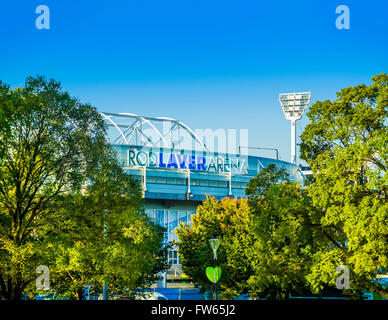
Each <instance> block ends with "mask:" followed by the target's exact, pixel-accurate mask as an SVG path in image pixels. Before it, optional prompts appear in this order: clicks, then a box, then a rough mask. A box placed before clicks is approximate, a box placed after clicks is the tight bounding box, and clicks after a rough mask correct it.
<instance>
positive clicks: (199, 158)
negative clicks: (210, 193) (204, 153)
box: [197, 156, 206, 171]
mask: <svg viewBox="0 0 388 320" xmlns="http://www.w3.org/2000/svg"><path fill="white" fill-rule="evenodd" d="M200 160H202V161H201V162H200ZM205 164H206V158H205V157H201V156H198V157H197V169H198V170H203V171H206V167H205Z"/></svg>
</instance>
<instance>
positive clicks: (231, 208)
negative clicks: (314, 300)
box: [176, 165, 323, 299]
mask: <svg viewBox="0 0 388 320" xmlns="http://www.w3.org/2000/svg"><path fill="white" fill-rule="evenodd" d="M246 193H247V195H248V199H239V200H238V199H230V198H224V199H222V200H221V201H217V200H215V199H214V198H208V199H207V200H206V201H205V202H203V204H202V205H201V206H199V207H198V211H197V214H195V215H193V217H192V226H191V227H190V226H186V225H183V224H181V225H180V228H179V229H178V230H177V235H178V239H179V242H177V243H176V245H177V246H178V247H179V256H180V259H181V262H182V265H183V269H184V271H185V273H186V274H187V275H189V276H190V277H191V278H192V279H193V281H194V283H195V284H196V285H198V286H200V287H202V288H204V289H209V288H210V283H209V281H208V280H207V278H206V276H205V268H206V267H207V266H211V265H212V263H213V262H212V252H211V250H210V248H209V245H208V239H211V238H219V239H221V240H222V241H221V245H220V248H219V249H218V250H219V253H218V256H219V258H218V262H217V264H218V265H219V266H221V268H222V275H221V279H220V282H219V286H218V287H219V288H220V289H221V290H222V294H221V297H222V298H234V297H236V296H238V295H240V294H242V293H249V295H250V296H252V297H268V298H271V299H285V298H287V297H288V293H290V292H291V291H293V292H299V291H301V290H308V284H307V281H306V279H305V277H306V276H307V274H308V273H309V270H310V268H309V267H310V266H311V260H312V259H311V258H312V254H313V253H314V252H315V251H316V250H317V248H318V247H319V246H320V245H321V244H322V243H323V237H322V236H321V235H320V234H319V232H318V230H316V229H315V228H312V227H311V226H312V224H314V219H315V217H316V213H315V212H314V208H313V207H312V204H311V201H310V199H309V198H308V196H307V194H306V192H305V190H304V189H303V188H302V187H301V186H300V185H299V184H298V183H297V182H291V181H290V180H289V178H288V176H287V174H286V173H285V172H284V171H283V170H277V169H276V168H275V166H274V165H270V166H268V168H265V169H263V170H262V171H261V172H259V174H258V175H257V177H255V178H253V179H252V180H251V182H250V183H249V185H248V187H247V190H246Z"/></svg>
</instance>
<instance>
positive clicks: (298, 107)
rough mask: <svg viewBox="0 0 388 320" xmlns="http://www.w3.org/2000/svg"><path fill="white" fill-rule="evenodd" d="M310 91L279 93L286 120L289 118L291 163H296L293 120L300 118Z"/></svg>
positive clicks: (309, 96) (307, 102)
mask: <svg viewBox="0 0 388 320" xmlns="http://www.w3.org/2000/svg"><path fill="white" fill-rule="evenodd" d="M310 98H311V92H294V93H281V94H280V95H279V101H280V104H281V106H282V109H283V112H284V115H285V117H286V119H287V120H291V163H293V164H296V141H295V140H296V139H295V137H296V127H295V121H296V120H299V119H300V118H302V115H303V112H304V111H305V110H306V107H307V105H308V104H309V102H310Z"/></svg>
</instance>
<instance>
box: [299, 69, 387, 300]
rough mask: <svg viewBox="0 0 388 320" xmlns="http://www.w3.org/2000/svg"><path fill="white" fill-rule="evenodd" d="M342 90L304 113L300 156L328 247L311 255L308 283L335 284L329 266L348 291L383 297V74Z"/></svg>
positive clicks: (384, 258)
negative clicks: (341, 270)
mask: <svg viewBox="0 0 388 320" xmlns="http://www.w3.org/2000/svg"><path fill="white" fill-rule="evenodd" d="M372 81H373V83H372V84H371V85H369V86H368V85H365V84H361V85H357V86H354V87H348V88H345V89H342V90H341V91H340V92H338V93H337V99H336V100H334V101H330V100H326V101H323V102H320V101H317V102H316V103H314V104H313V105H312V106H311V107H310V110H309V112H308V113H307V116H308V118H309V119H310V123H309V124H308V125H307V126H306V128H305V130H304V132H303V134H302V143H301V157H302V158H303V159H304V160H306V161H307V163H308V164H309V165H310V167H311V168H312V171H313V182H312V183H311V186H310V187H309V195H310V196H311V198H312V200H313V204H314V206H315V207H316V208H318V209H319V210H320V211H321V212H322V217H321V218H320V219H319V227H320V228H321V229H322V230H325V232H326V233H327V235H328V237H327V241H328V245H327V246H326V247H325V248H324V249H322V250H320V251H318V252H317V253H316V254H315V255H314V257H313V260H314V265H313V267H312V272H311V274H310V275H309V276H308V280H309V282H310V283H311V285H312V286H313V288H314V289H315V290H316V291H317V290H319V289H320V288H322V286H323V285H324V284H331V285H334V283H335V280H336V278H337V277H338V274H337V273H336V268H337V267H338V266H339V265H346V266H347V267H348V268H349V270H350V289H349V291H350V292H357V291H362V290H369V291H371V292H376V293H379V294H383V295H385V296H388V290H387V289H384V288H383V287H382V285H381V284H379V283H378V282H377V281H376V277H377V275H378V274H379V273H384V272H387V270H388V225H387V223H386V221H387V219H388V175H387V168H388V130H387V125H386V124H387V115H388V86H387V84H388V75H387V74H385V73H382V74H380V75H376V76H374V77H373V78H372Z"/></svg>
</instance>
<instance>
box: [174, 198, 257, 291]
mask: <svg viewBox="0 0 388 320" xmlns="http://www.w3.org/2000/svg"><path fill="white" fill-rule="evenodd" d="M191 219H192V225H191V226H190V225H185V224H183V223H181V224H180V226H179V228H178V229H177V231H176V234H177V236H178V239H179V241H177V242H176V243H175V245H177V246H178V248H179V257H180V261H181V263H182V266H183V270H184V272H185V274H187V275H188V276H189V277H190V278H192V279H193V281H194V283H195V284H196V285H197V286H199V287H200V288H201V289H202V290H209V289H211V288H212V284H211V283H210V282H209V280H208V279H207V277H206V267H209V266H213V264H214V261H213V251H212V250H211V248H210V245H209V242H208V240H209V239H213V238H217V239H220V240H221V244H220V247H219V248H218V251H217V262H216V264H217V266H219V267H221V270H222V273H221V278H220V280H219V282H218V284H217V286H218V289H220V290H221V292H222V293H221V297H222V298H232V297H236V296H238V295H240V294H241V293H243V292H244V289H246V288H247V280H248V278H249V276H250V275H252V272H253V270H252V268H251V265H250V263H249V252H248V251H249V248H250V247H251V246H252V243H253V241H254V240H253V233H252V228H251V226H252V215H251V214H250V211H249V207H248V201H247V199H241V200H237V199H230V198H224V199H222V201H218V200H216V199H215V198H213V197H208V198H207V200H206V201H204V202H203V203H202V205H200V206H199V207H198V208H197V213H196V214H194V215H192V218H191Z"/></svg>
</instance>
